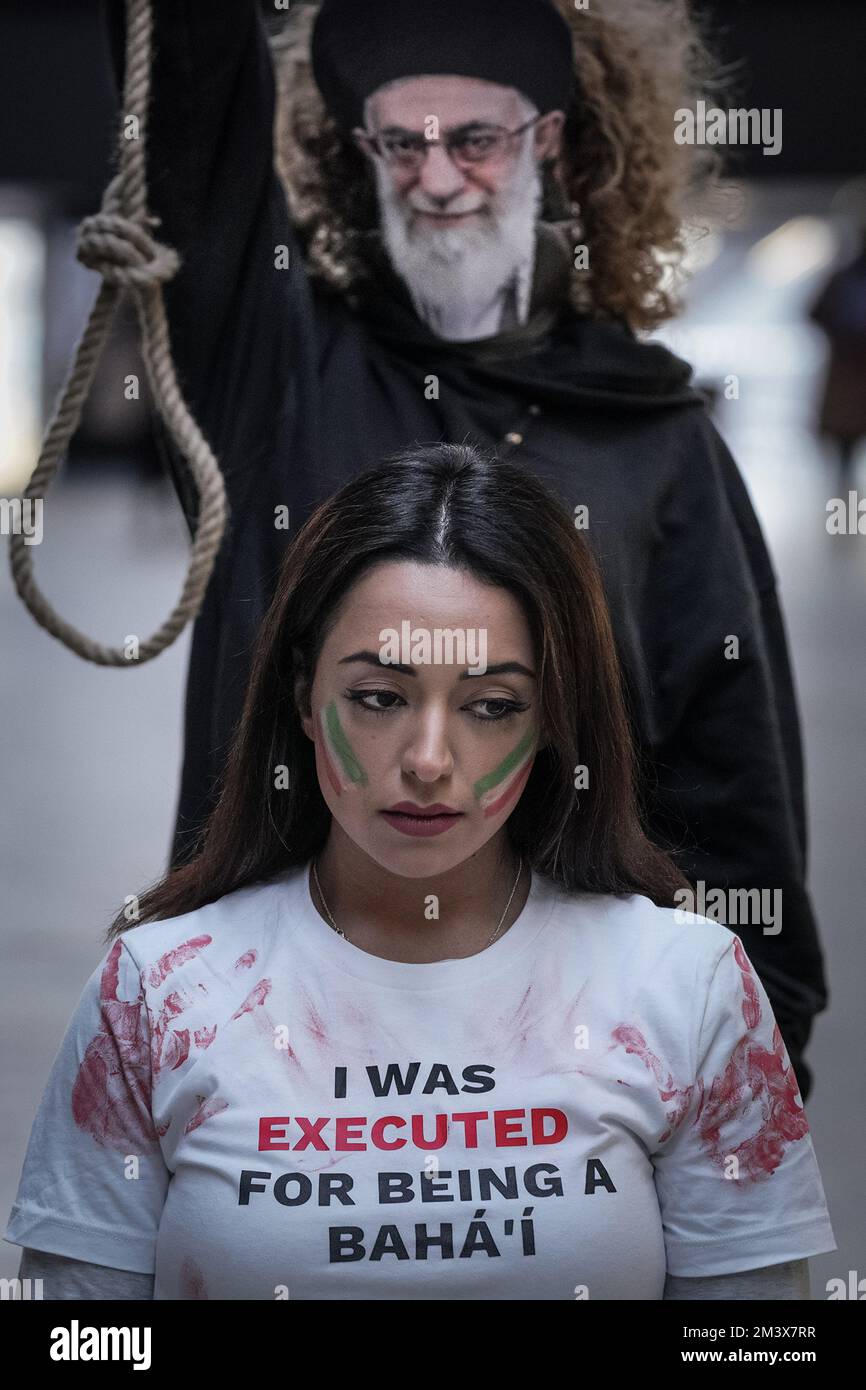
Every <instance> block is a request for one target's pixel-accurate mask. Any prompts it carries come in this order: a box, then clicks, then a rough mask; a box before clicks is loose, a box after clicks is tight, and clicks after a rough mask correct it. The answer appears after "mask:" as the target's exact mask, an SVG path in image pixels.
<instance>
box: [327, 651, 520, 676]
mask: <svg viewBox="0 0 866 1390" xmlns="http://www.w3.org/2000/svg"><path fill="white" fill-rule="evenodd" d="M353 661H354V662H360V663H361V664H362V665H364V666H379V667H381V668H382V669H383V670H385V671H400V672H401V673H402V674H403V675H404V676H417V674H418V670H417V667H416V666H404V665H402V664H401V663H400V662H398V661H382V660H381V658H380V657H379V653H378V652H368V651H363V652H352V654H351V656H341V657H340V660H339V661H338V662H337V665H338V666H346V665H348V663H349V662H353ZM505 675H517V676H528V677H529V679H530V680H532V681H534V680H535V672H534V671H530V669H529V667H528V666H524V665H523V664H522V663H521V662H519V661H500V662H497V664H496V665H495V666H486V667H485V668H484V670H483V671H461V672H460V675H459V676H458V678H457V679H458V680H461V681H466V680H479V679H482V678H483V677H484V676H505Z"/></svg>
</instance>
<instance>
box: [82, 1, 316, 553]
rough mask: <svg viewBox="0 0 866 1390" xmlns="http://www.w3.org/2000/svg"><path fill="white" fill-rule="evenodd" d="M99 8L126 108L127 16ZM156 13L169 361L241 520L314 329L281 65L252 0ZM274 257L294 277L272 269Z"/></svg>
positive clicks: (185, 4)
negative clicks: (291, 189)
mask: <svg viewBox="0 0 866 1390" xmlns="http://www.w3.org/2000/svg"><path fill="white" fill-rule="evenodd" d="M101 3H102V7H103V17H104V32H105V34H106V38H107V43H108V48H109V51H110V58H111V63H112V67H113V71H114V79H115V86H116V89H117V92H118V100H119V101H120V100H121V94H122V90H123V76H124V66H125V42H126V15H125V4H124V0H101ZM152 8H153V17H154V29H153V62H152V78H151V99H150V104H149V108H148V119H147V127H146V136H147V144H146V164H147V183H148V205H149V209H150V212H151V213H152V214H153V215H154V216H156V217H158V218H159V219H160V223H159V225H158V226H157V227H156V228H155V232H154V234H155V236H156V237H157V239H158V240H160V241H162V242H165V243H167V244H168V245H169V246H171V247H173V248H174V249H175V251H177V253H178V255H179V256H180V258H181V267H180V270H179V271H178V273H177V275H176V276H175V277H174V279H172V280H170V281H169V282H167V283H166V285H165V286H164V296H165V305H166V312H167V317H168V323H169V331H170V338H171V348H172V355H173V358H174V362H175V367H176V370H177V376H178V381H179V385H180V389H181V391H182V393H183V396H184V399H185V401H186V403H187V405H188V406H189V408H190V409H191V411H192V413H193V415H194V417H195V419H196V421H197V423H198V425H199V428H200V429H201V430H202V433H203V434H204V435H205V437H206V438H207V440H208V443H209V444H210V445H211V448H212V449H213V450H214V452H215V454H216V456H217V458H218V460H219V462H220V465H221V467H222V470H223V474H224V476H225V478H226V484H227V489H228V496H229V506H230V513H236V511H237V508H238V505H239V503H240V501H241V499H242V497H243V496H244V495H245V482H246V475H247V473H248V472H249V470H250V469H251V468H252V466H253V460H254V459H255V458H256V455H257V454H258V455H261V453H262V450H263V447H264V446H265V444H266V443H267V440H268V432H269V431H270V430H271V429H272V428H273V420H274V416H275V413H276V411H277V410H278V409H279V408H280V405H281V402H282V400H283V397H284V396H285V393H286V386H285V377H287V376H288V374H289V373H290V371H291V365H290V363H291V361H292V358H291V355H290V354H289V351H288V340H289V339H290V338H292V337H294V338H295V341H296V342H297V335H298V333H299V331H300V324H299V320H304V321H305V322H306V323H307V324H308V323H309V315H308V306H307V295H308V285H307V281H306V275H305V273H304V270H303V255H302V252H301V249H300V246H299V244H298V243H297V241H296V238H295V234H294V232H293V228H292V225H291V221H290V218H289V215H288V209H287V206H286V201H285V194H284V192H283V189H282V185H281V183H280V180H279V177H278V175H277V174H276V171H275V169H274V167H273V147H274V141H273V122H274V110H275V81H274V72H273V64H272V59H271V55H270V50H269V48H268V43H267V39H266V36H265V32H264V27H263V24H262V20H261V18H260V15H259V12H258V9H257V6H256V4H255V3H254V0H154V2H153V6H152ZM277 246H285V247H286V250H287V258H286V259H287V260H288V262H289V268H288V269H285V268H282V267H280V266H277V265H276V264H275V262H276V260H277V259H278V258H277V254H276V248H277ZM295 355H296V356H297V354H295ZM278 364H279V367H278ZM278 371H279V372H280V373H282V374H283V375H282V376H281V377H280V378H279V379H278ZM155 428H156V430H157V446H158V448H159V450H160V453H161V454H162V457H163V462H164V463H165V464H166V466H167V468H168V471H169V473H170V475H171V476H172V478H173V481H174V484H175V487H176V490H177V492H178V496H179V498H180V501H181V504H182V506H183V507H184V511H185V513H186V516H187V521H188V523H189V525H190V529H191V530H193V529H194V524H195V519H196V518H195V515H194V511H195V500H196V498H195V488H194V486H193V482H192V478H191V476H190V474H189V470H188V465H187V464H186V461H185V460H184V459H183V457H182V456H181V455H180V454H179V452H178V451H177V450H176V447H175V445H174V444H173V442H172V440H171V439H170V437H169V435H168V432H167V431H166V429H165V427H164V426H163V424H162V422H161V420H159V418H158V417H156V416H155Z"/></svg>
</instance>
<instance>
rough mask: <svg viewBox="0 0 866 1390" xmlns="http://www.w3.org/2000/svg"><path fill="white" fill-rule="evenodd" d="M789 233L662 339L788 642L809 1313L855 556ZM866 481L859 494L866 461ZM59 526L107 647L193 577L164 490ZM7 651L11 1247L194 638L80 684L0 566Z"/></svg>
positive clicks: (161, 851) (147, 876)
mask: <svg viewBox="0 0 866 1390" xmlns="http://www.w3.org/2000/svg"><path fill="white" fill-rule="evenodd" d="M781 215H782V214H781V213H780V210H779V209H778V208H775V209H773V208H765V209H763V210H762V211H760V213H759V216H758V217H757V218H756V219H755V220H754V222H753V225H752V226H751V227H750V230H749V232H748V233H744V234H742V235H741V236H740V237H739V238H738V237H736V236H735V237H733V238H731V240H730V242H729V243H726V246H725V249H724V251H723V253H722V256H721V257H720V258H719V259H718V261H717V262H716V263H715V265H714V266H713V267H712V270H711V271H709V272H707V273H706V274H705V275H704V276H703V277H702V278H701V280H700V281H699V282H698V283H697V285H696V289H695V293H694V294H693V296H692V299H691V306H690V310H689V313H688V314H687V315H686V317H685V318H684V319H683V320H682V321H680V322H679V323H677V324H676V325H675V326H674V327H673V328H672V329H669V330H666V331H665V332H664V333H663V334H660V335H659V336H660V337H661V338H662V339H663V340H664V341H667V342H669V343H670V344H671V345H672V346H674V347H675V349H676V350H678V351H680V352H681V353H682V355H684V356H686V357H687V358H688V359H689V360H691V361H692V362H694V363H695V365H696V367H697V368H698V371H699V373H700V375H701V376H706V377H708V378H709V377H715V378H721V377H723V376H724V375H725V374H726V373H727V372H730V371H735V372H737V373H738V374H739V376H740V396H739V399H738V400H734V401H723V402H722V403H721V407H720V411H719V416H718V421H719V425H720V428H721V429H722V433H723V434H724V435H725V437H726V439H727V440H728V443H729V445H730V447H731V448H732V451H733V453H734V456H735V458H736V459H737V460H738V463H739V464H740V467H741V469H742V472H743V474H744V477H745V478H746V482H747V484H748V486H749V488H750V491H751V493H752V496H753V498H754V501H755V504H756V506H757V508H758V512H759V515H760V517H761V520H762V523H763V525H764V527H765V532H766V535H767V539H768V542H769V544H770V549H771V553H772V555H773V557H774V561H775V565H776V569H777V574H778V577H779V583H780V589H781V594H782V601H783V606H784V611H785V614H786V618H787V623H788V630H789V636H790V642H791V650H792V655H793V664H794V671H795V679H796V683H797V688H798V692H799V698H800V705H801V712H802V719H803V730H804V737H805V748H806V757H807V774H808V793H809V813H810V831H811V887H812V892H813V897H814V901H815V904H816V908H817V911H818V917H819V922H820V924H821V931H822V937H823V942H824V947H825V951H826V954H827V958H828V969H829V977H830V989H831V1003H830V1008H829V1009H828V1011H827V1012H826V1013H825V1014H823V1015H822V1016H820V1017H819V1019H818V1020H817V1023H816V1026H815V1030H814V1034H813V1041H812V1044H811V1046H810V1049H809V1060H810V1064H811V1066H812V1068H813V1070H814V1073H815V1084H814V1091H813V1095H812V1097H811V1098H810V1101H809V1122H810V1125H811V1129H812V1134H813V1139H814V1143H815V1148H816V1151H817V1155H818V1159H819V1163H820V1165H821V1171H822V1176H823V1180H824V1186H825V1189H826V1192H827V1197H828V1202H829V1205H830V1211H831V1216H832V1219H833V1223H834V1229H835V1231H836V1236H837V1240H838V1242H839V1246H840V1248H839V1250H838V1251H837V1252H835V1253H833V1254H831V1255H823V1256H817V1257H815V1258H814V1259H813V1260H812V1261H811V1268H812V1293H813V1297H814V1298H822V1297H824V1296H825V1283H826V1280H827V1279H829V1278H830V1277H833V1276H842V1277H843V1278H845V1279H846V1280H847V1277H848V1271H850V1270H855V1271H857V1270H859V1271H864V1272H866V1250H864V1240H863V1234H864V1204H863V1182H862V1166H863V1155H864V1128H866V1123H864V1116H866V1104H864V1101H866V1095H864V1091H866V1087H864V1081H863V1076H864V1068H863V1064H862V1060H861V1058H860V1055H859V1038H860V1020H861V1017H862V1013H863V1005H862V998H863V973H864V972H863V961H864V951H863V941H862V927H861V912H862V903H863V901H864V898H866V855H864V853H863V849H864V845H863V840H864V836H863V824H864V815H863V770H864V759H863V750H864V747H866V712H864V699H863V689H864V683H866V682H864V677H866V603H864V589H866V540H864V539H863V537H857V536H843V537H831V536H830V535H828V533H827V531H826V528H825V517H826V513H825V504H826V501H827V498H828V497H831V496H835V495H837V489H836V486H835V479H834V476H833V470H832V465H831V462H830V460H829V459H828V458H827V457H826V454H825V452H824V451H823V450H822V448H821V446H819V445H818V444H817V443H816V442H815V440H814V438H813V437H812V435H811V432H810V428H809V422H810V418H811V411H812V409H813V403H814V399H815V391H816V383H817V380H818V375H819V373H820V368H821V363H822V357H821V344H820V341H819V340H817V338H816V337H815V335H814V334H813V333H812V332H811V331H810V330H809V329H807V328H805V327H803V326H802V324H801V322H800V312H801V307H802V303H803V301H804V299H805V298H806V297H807V295H808V293H809V292H810V290H811V289H812V288H813V287H814V286H813V284H812V282H811V281H810V280H809V279H808V277H806V278H805V279H803V280H801V281H797V282H796V283H793V284H791V283H789V284H787V285H784V286H782V287H781V288H776V289H775V290H773V291H772V292H769V291H767V289H766V287H765V286H764V287H762V285H761V284H760V283H759V282H757V281H756V280H755V279H754V277H753V276H752V275H751V273H750V271H749V268H748V262H747V259H746V257H747V253H748V249H749V246H750V245H752V244H753V243H754V241H755V239H756V238H757V237H759V236H761V235H763V234H764V231H765V230H767V229H772V227H773V226H774V225H776V224H777V223H778V222H779V220H780V217H781ZM762 217H763V219H764V221H763V222H762V221H761V218H762ZM859 482H860V489H861V493H866V459H863V460H861V470H860V473H859ZM49 508H50V509H51V511H52V513H53V515H52V517H51V521H50V528H49V525H48V522H47V520H46V534H47V536H48V539H46V541H45V543H44V544H43V545H41V546H39V547H38V548H36V556H35V566H36V571H37V575H38V578H39V580H40V583H41V585H42V587H43V589H44V591H45V592H46V594H47V595H48V597H49V598H50V599H52V600H53V601H54V602H55V603H56V604H57V606H59V607H60V608H61V609H62V612H63V614H64V616H66V617H67V618H69V619H70V620H72V621H77V622H78V623H79V625H83V626H84V627H85V628H86V630H87V631H88V632H89V633H91V634H93V635H96V636H98V637H100V638H102V639H103V640H104V641H106V642H112V643H118V642H120V641H122V638H123V636H125V634H126V633H127V632H129V631H130V630H132V631H138V632H139V633H141V634H145V633H149V632H150V631H151V630H152V629H153V628H155V627H156V626H157V625H158V623H159V622H160V621H161V620H162V619H163V617H164V616H165V615H166V614H167V613H168V611H169V609H170V608H171V607H172V606H173V603H174V601H175V599H176V596H177V594H178V592H179V590H180V584H181V581H182V577H183V573H184V569H185V564H186V557H187V535H186V530H185V527H184V525H183V522H182V519H181V516H180V513H179V509H178V508H177V505H176V504H175V502H174V495H173V493H172V492H171V490H170V488H169V486H168V484H166V485H165V487H164V488H163V489H161V490H158V491H156V492H149V491H148V490H146V489H144V488H136V487H135V486H134V485H133V484H132V482H131V481H130V479H129V478H128V477H127V476H126V475H125V474H124V475H123V476H122V477H120V478H118V479H117V480H116V481H113V482H112V481H110V480H109V479H107V478H106V477H105V476H99V477H98V478H97V477H93V478H87V479H82V480H77V481H76V482H75V484H74V485H72V484H70V483H68V482H66V481H64V482H62V483H60V484H58V485H56V486H55V488H54V489H53V490H52V491H51V492H50V493H49V498H48V502H47V503H46V513H47V512H48V509H49ZM4 549H5V544H4ZM0 650H2V652H3V653H4V656H3V659H2V662H0V691H2V697H3V704H2V708H3V720H2V725H0V758H2V774H3V775H2V785H3V794H2V798H0V856H2V857H0V873H2V883H3V897H2V924H0V925H2V963H3V982H2V988H0V1000H2V1035H3V1036H2V1041H3V1050H2V1057H3V1065H2V1073H0V1086H2V1093H0V1104H2V1108H3V1115H4V1120H5V1123H4V1125H3V1127H2V1135H0V1213H2V1220H3V1224H4V1225H5V1221H6V1218H7V1215H8V1210H9V1206H10V1205H11V1202H12V1199H13V1196H14V1192H15V1188H16V1186H17V1181H18V1174H19V1171H20V1165H21V1161H22V1159H23V1154H24V1147H25V1144H26V1140H27V1135H28V1132H29V1128H30V1124H31V1122H32V1118H33V1114H34V1111H35V1109H36V1106H37V1104H38V1101H39V1097H40V1095H41V1091H42V1087H43V1085H44V1082H45V1078H46V1075H47V1072H48V1069H49V1067H50V1065H51V1062H52V1059H53V1057H54V1055H55V1052H56V1049H57V1047H58V1045H59V1042H60V1039H61V1037H62V1035H63V1032H64V1030H65V1028H66V1025H67V1022H68V1019H69V1016H70V1013H71V1011H72V1009H73V1008H74V1005H75V1003H76V1001H77V999H78V996H79V994H80V991H81V988H82V986H83V984H84V981H85V979H86V978H87V976H88V975H89V973H90V972H91V970H92V969H93V966H94V965H95V963H96V961H97V959H98V958H99V955H100V954H101V951H102V934H103V932H104V930H105V927H106V926H107V923H108V921H109V920H110V917H111V916H112V915H113V913H114V912H115V911H116V909H117V908H118V906H120V904H121V903H122V901H123V898H124V896H125V895H126V894H128V893H133V892H137V891H139V890H140V889H141V887H142V886H143V885H145V884H147V883H149V882H151V881H152V880H153V879H154V878H156V877H157V876H159V875H160V874H161V873H162V872H163V870H164V867H165V864H166V861H167V854H168V846H169V842H170V836H171V831H172V826H173V822H174V807H175V796H176V788H177V782H178V775H179V767H180V733H181V711H182V697H183V682H184V676H185V671H186V663H187V657H188V650H189V632H187V633H185V634H184V636H183V638H182V639H181V640H180V641H179V642H178V643H177V644H176V645H175V646H174V647H173V648H172V649H170V650H169V651H168V652H167V653H164V654H163V655H162V656H161V657H159V658H158V659H157V660H156V661H154V662H152V663H149V664H147V665H146V666H144V667H142V668H140V669H137V670H135V671H134V672H132V671H120V670H117V671H115V670H107V669H103V668H99V667H95V666H92V665H88V664H85V663H84V662H82V661H80V660H78V659H77V658H76V657H73V656H72V655H70V654H69V653H68V652H67V651H65V649H64V648H63V647H61V646H60V644H59V643H58V642H56V641H55V640H54V639H52V638H50V637H49V636H48V635H47V634H46V633H45V632H43V631H42V630H41V629H39V628H37V626H36V625H35V624H34V623H33V621H32V620H31V619H30V617H29V616H28V615H27V614H26V613H25V611H24V609H23V607H22V606H21V604H20V603H19V602H18V599H17V597H16V595H15V593H14V590H13V586H12V582H11V577H10V575H9V569H8V561H7V560H5V559H4V561H3V563H2V566H0ZM18 1258H19V1251H18V1249H17V1247H13V1246H11V1245H9V1244H7V1243H3V1242H0V1276H8V1275H11V1274H13V1273H15V1272H16V1270H17V1265H18Z"/></svg>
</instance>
